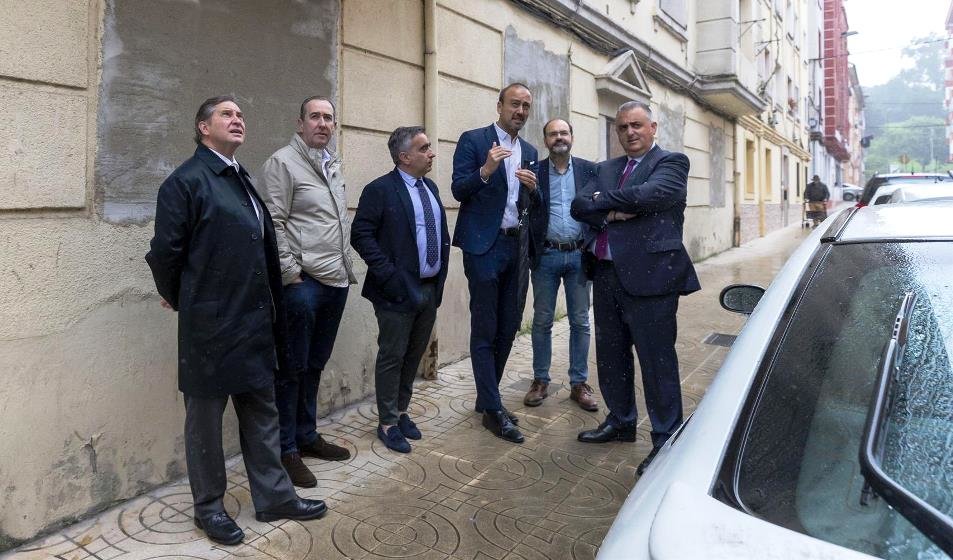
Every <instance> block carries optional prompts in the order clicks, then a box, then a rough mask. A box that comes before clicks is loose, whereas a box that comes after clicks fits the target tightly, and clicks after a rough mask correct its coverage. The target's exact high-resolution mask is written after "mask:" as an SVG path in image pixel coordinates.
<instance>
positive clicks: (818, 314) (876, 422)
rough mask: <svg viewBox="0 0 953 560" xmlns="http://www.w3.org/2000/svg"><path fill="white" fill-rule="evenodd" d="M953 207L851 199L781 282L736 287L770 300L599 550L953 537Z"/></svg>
mask: <svg viewBox="0 0 953 560" xmlns="http://www.w3.org/2000/svg"><path fill="white" fill-rule="evenodd" d="M951 216H953V202H950V201H936V202H921V203H918V204H887V205H882V206H877V207H871V208H866V209H860V210H858V209H855V208H850V209H847V210H844V211H842V212H840V213H838V214H836V215H832V216H831V217H830V218H828V220H827V221H826V222H825V223H824V224H822V225H821V226H820V227H819V228H818V229H817V230H815V231H814V233H813V234H812V235H811V236H810V237H809V238H808V239H806V240H805V241H804V243H803V244H802V245H801V246H800V247H799V248H798V249H797V251H796V252H795V253H794V254H793V255H792V256H791V258H790V259H789V260H788V262H787V264H785V266H784V268H783V269H782V270H781V272H780V273H779V274H778V275H777V277H776V278H775V280H774V281H773V282H772V283H771V286H770V287H769V288H768V290H767V291H766V292H764V291H763V290H762V289H761V288H758V287H756V286H745V285H735V286H729V287H728V288H725V290H724V291H723V292H722V305H723V306H725V307H726V308H727V309H730V310H733V311H739V312H751V310H752V309H753V310H754V311H753V313H751V316H750V317H749V318H748V322H747V324H746V325H745V327H744V329H742V331H741V334H740V335H739V336H738V338H737V340H736V341H735V343H734V344H733V346H732V348H731V351H730V353H729V354H728V356H727V358H726V360H725V362H724V364H723V365H722V367H721V369H720V370H719V372H718V374H717V376H716V378H715V380H714V382H713V383H712V385H711V387H710V388H709V389H708V392H707V394H706V395H705V397H704V399H703V400H702V402H701V403H700V404H699V406H698V408H697V409H696V411H695V413H694V414H693V415H692V416H691V417H689V418H688V419H687V420H686V421H685V423H684V424H683V425H682V426H681V428H680V429H679V431H678V432H676V433H675V435H673V436H672V438H671V439H670V440H669V441H668V442H666V444H665V445H664V446H663V448H662V449H661V451H660V452H659V454H658V456H657V457H656V458H655V461H654V462H653V463H652V464H651V466H650V467H649V468H648V470H647V471H646V472H645V474H644V475H643V476H642V478H641V479H640V480H639V482H638V483H637V484H636V486H635V488H634V489H633V490H632V493H631V494H630V495H629V497H628V499H627V500H626V502H625V504H624V505H623V506H622V508H621V510H620V511H619V513H618V515H617V517H616V519H615V522H614V523H613V525H612V527H611V529H610V530H609V532H608V534H607V535H606V538H605V540H604V541H603V544H602V547H601V548H600V550H599V554H598V556H597V558H598V559H599V560H617V559H618V560H621V559H626V560H637V559H649V558H651V559H654V560H669V559H672V560H675V559H679V560H681V559H695V558H724V559H729V558H730V559H759V560H764V559H782V558H783V559H788V558H827V559H860V558H871V557H879V558H888V559H901V558H916V559H918V560H924V559H936V558H947V557H948V556H947V555H949V554H953V520H951V518H950V516H951V513H953V366H951V362H953V359H951V354H953V220H951V219H950V217H951ZM762 294H763V295H762ZM755 306H756V307H755ZM944 551H945V553H944Z"/></svg>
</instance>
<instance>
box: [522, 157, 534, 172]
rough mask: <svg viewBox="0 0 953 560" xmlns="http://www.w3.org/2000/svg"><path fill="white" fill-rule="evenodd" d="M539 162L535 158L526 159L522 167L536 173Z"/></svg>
mask: <svg viewBox="0 0 953 560" xmlns="http://www.w3.org/2000/svg"><path fill="white" fill-rule="evenodd" d="M536 167H537V164H536V160H535V159H524V160H523V163H521V164H520V169H528V170H530V171H532V172H533V173H536V172H537V170H536Z"/></svg>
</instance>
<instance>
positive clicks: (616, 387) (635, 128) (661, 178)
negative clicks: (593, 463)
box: [572, 101, 701, 474]
mask: <svg viewBox="0 0 953 560" xmlns="http://www.w3.org/2000/svg"><path fill="white" fill-rule="evenodd" d="M615 127H616V133H617V134H618V136H619V142H620V143H621V144H622V147H623V149H624V150H625V152H626V155H625V156H622V157H618V158H614V159H611V160H609V161H606V162H603V163H601V164H599V165H598V166H597V168H596V176H595V177H594V178H593V179H592V180H591V181H590V182H589V185H588V186H587V187H586V188H585V189H584V190H583V191H582V192H580V193H579V194H578V195H577V196H576V199H575V200H574V201H573V204H572V216H573V217H574V218H576V219H577V220H580V221H583V222H586V223H587V224H589V225H590V226H591V229H590V231H589V232H588V235H587V248H588V250H589V253H590V254H589V256H588V257H589V261H590V270H591V274H592V278H593V311H594V314H595V322H596V364H597V367H598V371H599V389H600V390H601V391H602V396H603V398H604V399H605V401H606V405H607V406H608V408H609V415H608V417H607V418H606V419H605V421H603V423H602V424H601V425H600V426H599V427H598V428H596V429H594V430H587V431H584V432H582V433H580V434H579V441H583V442H590V443H602V442H607V441H614V440H615V441H635V426H636V419H637V413H636V408H635V385H634V382H635V379H634V377H635V364H634V358H633V355H632V347H633V345H634V346H635V351H636V353H637V354H638V356H639V366H640V368H641V370H642V385H643V387H644V389H645V402H646V407H647V408H648V415H649V419H650V420H651V422H652V451H651V453H649V455H648V457H646V458H645V460H644V461H642V464H640V465H639V468H638V472H639V474H641V473H642V472H643V471H644V470H645V468H646V467H648V465H649V463H651V461H652V459H654V458H655V454H656V453H657V452H658V450H659V448H660V447H661V446H662V445H663V444H664V443H665V441H666V440H667V439H668V438H669V437H671V435H672V433H673V432H674V431H675V430H676V429H677V428H678V426H679V425H680V424H681V423H682V394H681V385H680V383H679V377H678V357H677V356H676V354H675V339H676V333H677V328H676V321H675V314H676V311H677V310H678V298H679V296H680V295H686V294H690V293H692V292H694V291H697V290H699V289H700V288H701V286H700V285H699V283H698V277H697V276H696V275H695V268H694V266H693V265H692V261H691V258H689V256H688V253H687V252H686V251H685V247H684V246H683V245H682V225H683V223H684V221H685V215H684V214H685V200H686V195H687V190H688V169H689V161H688V157H686V156H685V154H681V153H677V152H669V151H666V150H664V149H662V148H660V147H659V146H657V145H656V144H655V133H656V130H657V127H658V123H656V122H655V121H653V120H652V111H651V109H650V108H649V106H648V105H646V104H644V103H641V102H638V101H630V102H628V103H625V104H623V105H622V106H621V107H619V111H618V113H617V114H616V121H615Z"/></svg>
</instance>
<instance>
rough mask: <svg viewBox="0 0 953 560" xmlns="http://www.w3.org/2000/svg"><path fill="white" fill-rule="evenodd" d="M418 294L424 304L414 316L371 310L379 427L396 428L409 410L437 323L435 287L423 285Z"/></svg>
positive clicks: (376, 308)
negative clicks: (374, 319)
mask: <svg viewBox="0 0 953 560" xmlns="http://www.w3.org/2000/svg"><path fill="white" fill-rule="evenodd" d="M421 291H422V292H423V293H424V295H425V297H426V300H427V301H426V304H425V305H424V306H423V308H422V309H420V310H419V311H417V312H409V313H408V312H398V311H385V310H384V309H381V308H379V307H377V306H375V307H374V313H375V314H376V315H377V326H378V330H379V332H378V335H377V365H376V367H375V370H374V384H375V388H376V391H377V415H378V418H379V420H380V423H381V424H386V425H392V424H396V423H397V418H398V414H399V413H400V411H406V410H407V407H408V406H410V397H411V395H413V392H414V378H415V377H416V376H417V367H418V366H419V365H420V358H421V357H422V356H423V355H424V351H425V350H426V349H427V343H428V342H429V341H430V333H431V331H433V324H434V321H436V319H437V289H436V285H434V284H429V283H425V284H422V285H421Z"/></svg>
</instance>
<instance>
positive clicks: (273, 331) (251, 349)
mask: <svg viewBox="0 0 953 560" xmlns="http://www.w3.org/2000/svg"><path fill="white" fill-rule="evenodd" d="M243 181H244V182H245V183H244V184H243ZM249 193H250V194H251V196H254V197H255V199H256V200H257V201H258V204H259V208H260V210H261V215H262V218H263V220H264V231H262V225H261V223H259V221H258V218H257V217H256V216H255V210H254V208H252V205H251V202H250V200H249V198H248V197H249ZM262 236H264V240H263V239H262ZM146 262H148V263H149V267H150V268H151V269H152V276H153V278H154V279H155V283H156V289H157V290H158V292H159V295H160V296H162V297H163V299H165V300H166V301H167V302H169V304H171V305H172V307H173V308H174V309H176V310H177V311H178V312H179V317H178V318H179V389H180V390H181V391H182V392H183V393H185V394H187V395H194V396H206V397H212V396H225V395H230V394H236V393H243V392H247V391H249V390H253V389H260V388H263V387H266V386H268V385H270V384H272V383H274V372H275V358H276V354H277V357H278V358H279V359H280V360H281V362H282V364H283V362H284V353H283V352H277V353H276V348H283V340H284V333H285V331H284V328H285V324H284V309H283V307H282V304H281V302H282V299H281V267H280V264H279V262H278V249H277V246H276V245H275V230H274V226H273V225H272V222H271V216H270V215H269V214H268V210H267V208H266V207H265V205H264V203H263V202H262V201H261V199H260V198H259V197H258V194H257V193H256V192H255V189H254V188H252V184H251V179H250V177H249V176H248V172H247V171H245V169H244V168H242V169H241V171H240V172H239V173H236V172H235V171H234V169H233V168H232V167H230V166H228V165H226V164H225V162H223V161H222V160H221V158H219V157H218V156H216V155H215V154H214V153H213V152H212V151H211V150H209V149H208V148H206V147H205V146H202V145H200V146H198V147H197V148H196V149H195V155H194V156H192V157H191V158H189V159H188V160H186V161H185V163H183V164H182V165H181V166H179V168H178V169H176V170H175V171H173V172H172V174H171V175H169V177H168V178H167V179H166V180H165V181H164V182H163V183H162V185H161V186H160V187H159V195H158V199H157V201H156V221H155V236H154V237H153V238H152V243H151V250H150V251H149V253H148V254H147V255H146ZM281 369H284V368H281Z"/></svg>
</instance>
